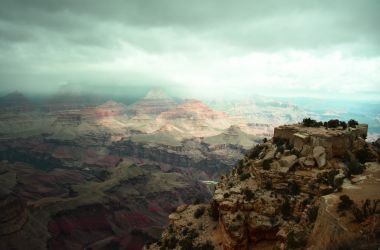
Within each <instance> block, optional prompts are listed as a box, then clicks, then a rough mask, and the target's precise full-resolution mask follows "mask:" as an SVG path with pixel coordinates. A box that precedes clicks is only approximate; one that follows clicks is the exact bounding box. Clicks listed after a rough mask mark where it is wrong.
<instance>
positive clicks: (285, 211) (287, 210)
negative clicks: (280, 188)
mask: <svg viewBox="0 0 380 250" xmlns="http://www.w3.org/2000/svg"><path fill="white" fill-rule="evenodd" d="M292 212H293V208H292V206H291V204H290V200H289V197H288V196H284V202H283V203H282V205H281V213H282V215H283V217H284V218H288V217H289V216H290V215H291V214H292Z"/></svg>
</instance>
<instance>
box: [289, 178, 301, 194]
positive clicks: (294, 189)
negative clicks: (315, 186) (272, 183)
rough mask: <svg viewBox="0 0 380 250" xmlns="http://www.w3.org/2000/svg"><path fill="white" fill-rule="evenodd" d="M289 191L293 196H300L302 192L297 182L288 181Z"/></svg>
mask: <svg viewBox="0 0 380 250" xmlns="http://www.w3.org/2000/svg"><path fill="white" fill-rule="evenodd" d="M288 190H289V194H291V195H298V194H299V193H300V191H301V188H300V186H299V185H298V183H297V182H295V181H293V180H292V181H288Z"/></svg>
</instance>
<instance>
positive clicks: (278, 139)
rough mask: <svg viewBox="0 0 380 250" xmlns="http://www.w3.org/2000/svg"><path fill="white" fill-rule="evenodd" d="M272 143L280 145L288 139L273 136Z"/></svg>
mask: <svg viewBox="0 0 380 250" xmlns="http://www.w3.org/2000/svg"><path fill="white" fill-rule="evenodd" d="M273 143H274V144H276V146H277V147H280V146H282V145H285V144H287V143H288V140H286V139H284V138H278V137H274V138H273Z"/></svg>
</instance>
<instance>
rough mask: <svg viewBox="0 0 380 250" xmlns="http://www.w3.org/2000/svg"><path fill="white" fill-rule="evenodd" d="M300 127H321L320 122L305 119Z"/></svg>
mask: <svg viewBox="0 0 380 250" xmlns="http://www.w3.org/2000/svg"><path fill="white" fill-rule="evenodd" d="M302 125H304V126H305V127H321V126H323V123H322V122H317V121H316V120H313V119H311V118H305V119H303V120H302Z"/></svg>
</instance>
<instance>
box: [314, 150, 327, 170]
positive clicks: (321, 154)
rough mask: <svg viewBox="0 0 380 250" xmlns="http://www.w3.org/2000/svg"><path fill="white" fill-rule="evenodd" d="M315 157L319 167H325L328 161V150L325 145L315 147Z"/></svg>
mask: <svg viewBox="0 0 380 250" xmlns="http://www.w3.org/2000/svg"><path fill="white" fill-rule="evenodd" d="M313 157H314V159H315V161H316V162H317V165H318V167H320V168H321V167H324V166H325V165H326V163H327V161H326V150H325V148H324V147H321V146H317V147H315V148H314V149H313Z"/></svg>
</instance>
